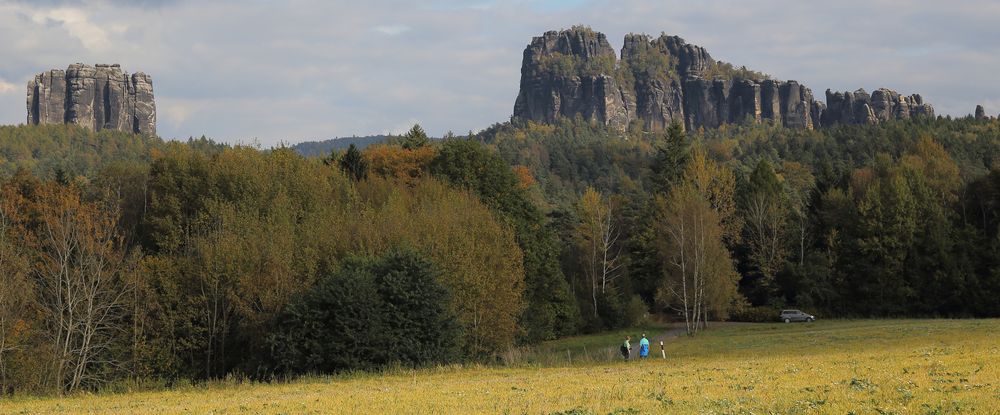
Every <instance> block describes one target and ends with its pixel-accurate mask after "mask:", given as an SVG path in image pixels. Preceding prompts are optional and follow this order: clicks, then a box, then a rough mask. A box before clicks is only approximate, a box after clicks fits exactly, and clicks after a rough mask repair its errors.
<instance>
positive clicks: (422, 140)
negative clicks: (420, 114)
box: [399, 124, 431, 150]
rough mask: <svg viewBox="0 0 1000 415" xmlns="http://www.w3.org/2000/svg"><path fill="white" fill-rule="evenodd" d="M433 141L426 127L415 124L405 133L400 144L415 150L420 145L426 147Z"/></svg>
mask: <svg viewBox="0 0 1000 415" xmlns="http://www.w3.org/2000/svg"><path fill="white" fill-rule="evenodd" d="M430 143H431V140H430V138H428V137H427V133H426V132H424V129H423V128H421V127H420V124H413V127H412V128H410V131H407V132H406V134H403V137H401V139H400V143H399V144H400V146H402V147H403V148H404V149H407V150H415V149H418V148H420V147H426V146H427V145H429V144H430Z"/></svg>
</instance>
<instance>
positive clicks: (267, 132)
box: [0, 0, 1000, 147]
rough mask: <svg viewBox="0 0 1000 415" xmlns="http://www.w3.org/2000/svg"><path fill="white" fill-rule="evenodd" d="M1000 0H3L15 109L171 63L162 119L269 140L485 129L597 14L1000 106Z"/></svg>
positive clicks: (783, 60)
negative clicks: (78, 82) (59, 81)
mask: <svg viewBox="0 0 1000 415" xmlns="http://www.w3.org/2000/svg"><path fill="white" fill-rule="evenodd" d="M998 21H1000V2H996V1H994V0H968V1H962V0H950V1H947V2H944V1H900V0H838V1H824V2H817V1H802V0H758V1H752V2H751V1H721V0H702V1H689V0H552V1H527V0H472V1H457V0H429V1H380V0H367V1H357V2H348V1H336V0H334V1H306V0H290V1H269V0H240V1H205V0H203V1H187V0H137V1H124V0H66V1H56V0H36V1H18V0H0V124H19V123H24V122H25V116H26V110H25V93H26V84H27V81H28V80H29V79H31V78H32V77H33V76H34V75H35V74H37V73H40V72H42V71H44V70H48V69H65V68H66V67H67V66H68V65H69V64H71V63H75V62H83V63H88V64H95V63H119V64H121V65H122V69H123V70H125V71H128V72H139V71H141V72H146V73H148V74H150V75H151V76H152V78H153V88H154V94H155V97H156V106H157V132H158V133H159V135H160V136H162V137H164V138H182V139H183V138H187V137H189V136H195V137H198V136H201V135H206V136H208V137H210V138H213V139H216V140H220V141H224V142H228V143H244V144H260V145H262V146H265V147H269V146H273V145H277V144H280V143H285V144H294V143H298V142H301V141H312V140H323V139H328V138H333V137H339V136H351V135H369V134H383V133H399V132H402V131H405V130H407V129H408V128H409V127H410V126H412V125H413V124H415V123H419V124H421V125H422V126H423V127H424V128H425V129H426V130H427V131H428V132H429V133H430V134H431V135H436V136H439V135H442V134H444V133H445V132H447V131H454V132H456V133H460V134H461V133H465V132H467V131H470V130H472V131H478V130H481V129H483V128H486V127H488V126H490V125H491V124H493V123H496V122H503V121H506V120H508V119H509V117H510V115H511V113H512V112H513V106H514V99H515V97H516V96H517V90H518V82H519V78H520V65H521V57H522V52H523V50H524V47H525V46H526V45H527V44H528V43H529V42H530V41H531V38H532V37H533V36H538V35H541V34H542V33H543V32H545V31H547V30H558V29H563V28H569V27H571V26H573V25H577V24H583V25H587V26H590V27H591V28H593V29H594V30H596V31H599V32H603V33H605V34H606V35H607V36H608V39H609V41H610V42H611V45H612V47H614V48H615V49H616V50H620V49H621V45H622V39H623V38H624V35H625V34H627V33H648V34H652V35H659V34H660V33H667V34H671V35H679V36H681V37H683V38H685V39H686V40H687V41H688V42H689V43H694V44H697V45H701V46H704V47H706V48H707V49H708V51H709V53H711V54H712V56H713V57H714V58H715V59H718V60H723V61H727V62H731V63H734V64H736V65H737V66H741V65H745V66H747V67H748V68H751V69H754V70H758V71H761V72H765V73H768V74H771V75H772V76H774V77H776V78H779V79H794V80H798V81H799V82H801V83H803V84H805V85H806V86H808V87H810V88H811V89H812V90H813V92H814V94H815V95H816V96H817V98H819V99H822V97H823V91H825V90H826V89H827V88H831V89H833V90H852V91H853V90H855V89H857V88H862V87H863V88H865V89H866V90H868V91H869V92H870V91H872V90H873V89H876V88H879V87H887V88H891V89H895V90H897V91H899V92H900V93H905V94H910V93H920V94H921V95H923V97H924V99H925V100H926V101H929V102H931V103H932V104H933V105H934V107H935V110H936V111H937V113H938V114H942V115H953V116H964V115H966V114H969V113H971V112H972V111H973V110H974V108H975V106H976V104H982V105H983V106H984V107H985V108H986V111H987V114H989V115H996V114H997V113H998V112H1000V82H998V78H1000V25H998V24H997V22H998Z"/></svg>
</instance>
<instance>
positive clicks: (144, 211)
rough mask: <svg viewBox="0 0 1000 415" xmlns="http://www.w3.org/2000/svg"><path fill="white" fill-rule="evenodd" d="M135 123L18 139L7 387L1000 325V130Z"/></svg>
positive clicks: (571, 123)
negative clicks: (192, 126) (323, 135)
mask: <svg viewBox="0 0 1000 415" xmlns="http://www.w3.org/2000/svg"><path fill="white" fill-rule="evenodd" d="M30 137H42V138H40V139H39V140H38V141H32V140H31V139H29V138H30ZM45 137H47V138H45ZM116 139H117V136H114V135H113V134H111V135H109V133H104V132H101V133H92V132H87V131H86V130H82V129H79V128H76V127H73V126H31V127H27V126H23V127H3V128H2V129H0V154H2V155H4V157H5V159H4V160H5V163H7V164H4V166H5V167H4V168H5V170H4V175H3V180H2V183H0V278H3V281H0V388H2V391H3V392H5V393H10V392H25V393H30V392H39V393H66V392H72V391H76V390H93V389H97V388H102V387H109V386H113V385H120V384H139V383H143V382H154V383H155V382H159V383H161V384H164V385H171V384H174V383H176V382H179V381H186V380H201V379H212V378H220V377H225V376H232V375H238V376H249V377H253V378H257V379H272V378H275V377H278V376H284V375H294V374H302V373H316V372H336V371H344V370H357V369H371V368H377V367H383V366H388V365H394V364H404V365H425V364H435V363H446V362H455V361H467V360H475V361H490V360H491V359H492V358H494V357H495V356H496V354H497V353H500V352H503V351H505V350H506V349H507V348H510V347H513V346H515V345H518V344H523V343H533V342H538V341H542V340H547V339H554V338H558V337H561V336H566V335H569V334H574V333H580V332H592V331H599V330H605V329H610V328H617V327H625V326H630V325H633V324H636V323H638V322H640V321H641V320H642V319H644V318H646V317H647V316H648V315H649V314H650V313H656V314H668V315H671V316H676V317H677V318H679V319H681V320H683V321H685V322H686V324H687V327H688V331H689V332H690V333H696V332H698V331H700V330H703V329H704V328H705V327H706V326H707V325H708V324H709V322H710V321H713V320H719V319H740V320H751V321H753V320H770V319H773V318H775V315H776V311H777V310H778V309H780V308H781V307H791V306H794V307H800V308H804V309H807V310H810V311H813V312H815V313H818V314H820V315H821V316H822V317H834V316H852V317H860V316H956V317H958V316H996V315H998V314H1000V304H998V303H997V302H996V301H995V298H997V294H1000V273H998V269H1000V232H998V231H1000V218H998V217H997V212H998V211H1000V210H998V206H1000V163H998V160H1000V126H998V125H997V123H996V122H995V121H977V120H970V119H958V120H951V119H937V120H919V121H910V122H898V123H888V124H885V125H880V126H841V127H837V128H834V129H829V130H821V131H799V130H787V129H783V128H780V127H778V126H772V125H759V126H726V127H723V128H720V129H717V130H709V131H687V132H685V131H683V129H682V128H681V127H680V126H679V125H674V126H671V127H670V128H669V129H668V130H667V131H666V132H664V133H645V132H642V131H640V130H636V129H633V130H630V131H627V132H625V133H620V132H617V131H612V130H608V129H606V128H604V127H603V126H600V125H595V124H591V123H588V122H584V121H582V120H562V121H561V122H559V123H557V124H554V125H540V124H533V123H527V124H511V123H506V124H498V125H495V126H493V127H491V128H489V129H487V130H485V131H483V132H480V133H479V134H469V135H468V136H463V137H455V136H453V135H449V136H448V137H446V138H445V139H444V140H434V141H432V140H429V139H428V138H427V135H426V133H424V131H423V130H422V129H420V128H419V126H415V127H414V128H413V129H412V130H410V131H409V132H408V133H407V134H405V135H403V136H399V137H393V139H392V140H390V141H389V142H388V143H386V144H377V145H372V146H369V147H367V148H365V149H364V150H359V149H358V148H356V147H351V148H348V149H347V150H344V151H334V152H333V153H331V154H329V155H327V156H324V157H302V156H300V155H298V154H296V153H295V152H294V151H293V150H291V149H289V148H273V149H269V150H261V149H259V148H253V147H244V146H225V145H218V144H216V143H214V142H212V141H211V140H208V139H204V138H203V139H200V140H193V139H192V140H188V141H187V142H165V141H162V140H159V139H155V138H141V139H138V138H131V136H129V137H126V139H125V140H124V141H122V142H121V143H120V144H117V145H116V144H115V140H116ZM87 143H103V144H100V145H89V144H87ZM32 146H34V148H32ZM48 148H51V149H56V150H53V151H47V150H45V149H48ZM25 149H27V150H25ZM58 149H67V150H58ZM87 149H89V150H87ZM44 166H49V167H44ZM53 166H54V167H53Z"/></svg>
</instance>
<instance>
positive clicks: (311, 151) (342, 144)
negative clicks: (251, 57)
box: [292, 135, 391, 157]
mask: <svg viewBox="0 0 1000 415" xmlns="http://www.w3.org/2000/svg"><path fill="white" fill-rule="evenodd" d="M389 138H391V137H390V136H388V135H367V136H363V137H357V136H355V137H337V138H331V139H329V140H323V141H305V142H302V143H298V144H296V145H294V146H292V149H293V150H295V152H297V153H299V154H301V155H302V156H304V157H314V156H325V155H328V154H330V152H331V151H333V150H346V149H347V148H348V147H350V146H351V144H354V145H355V146H357V147H358V148H359V149H363V148H365V147H368V146H370V145H372V144H378V143H383V142H385V141H387V140H389Z"/></svg>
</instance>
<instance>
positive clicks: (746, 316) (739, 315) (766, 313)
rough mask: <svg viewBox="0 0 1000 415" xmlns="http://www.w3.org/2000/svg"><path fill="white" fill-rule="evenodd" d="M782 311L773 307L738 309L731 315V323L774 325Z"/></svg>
mask: <svg viewBox="0 0 1000 415" xmlns="http://www.w3.org/2000/svg"><path fill="white" fill-rule="evenodd" d="M779 313H781V310H778V309H775V308H772V307H749V306H746V307H737V308H736V309H735V310H733V311H731V312H730V313H729V321H742V322H746V323H774V322H776V321H778V314H779Z"/></svg>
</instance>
